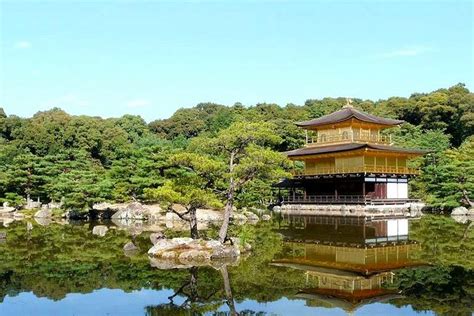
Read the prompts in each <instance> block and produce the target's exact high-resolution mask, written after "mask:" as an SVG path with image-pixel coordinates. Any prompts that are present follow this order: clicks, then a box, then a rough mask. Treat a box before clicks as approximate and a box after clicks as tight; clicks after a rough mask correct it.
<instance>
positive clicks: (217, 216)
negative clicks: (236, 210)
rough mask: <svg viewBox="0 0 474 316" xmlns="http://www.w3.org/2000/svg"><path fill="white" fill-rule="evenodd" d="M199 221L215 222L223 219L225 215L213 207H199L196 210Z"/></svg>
mask: <svg viewBox="0 0 474 316" xmlns="http://www.w3.org/2000/svg"><path fill="white" fill-rule="evenodd" d="M196 217H197V220H198V222H215V221H222V220H223V219H224V216H223V214H222V213H221V212H219V211H216V210H211V209H204V208H198V209H197V210H196Z"/></svg>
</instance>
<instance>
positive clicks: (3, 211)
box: [0, 203, 16, 214]
mask: <svg viewBox="0 0 474 316" xmlns="http://www.w3.org/2000/svg"><path fill="white" fill-rule="evenodd" d="M15 210H16V209H15V208H14V207H11V206H8V203H3V206H2V207H0V214H9V213H13V212H15Z"/></svg>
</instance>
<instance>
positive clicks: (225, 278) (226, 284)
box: [221, 265, 239, 316]
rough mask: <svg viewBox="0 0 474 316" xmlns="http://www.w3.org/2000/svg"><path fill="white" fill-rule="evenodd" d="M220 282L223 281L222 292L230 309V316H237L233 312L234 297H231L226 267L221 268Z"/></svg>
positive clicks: (235, 312)
mask: <svg viewBox="0 0 474 316" xmlns="http://www.w3.org/2000/svg"><path fill="white" fill-rule="evenodd" d="M221 275H222V280H223V281H224V291H225V297H226V300H227V305H228V306H229V309H230V315H232V316H237V315H239V313H238V312H237V311H236V310H235V303H234V296H233V295H232V288H231V287H230V279H229V272H228V271H227V266H226V265H225V266H223V267H222V268H221Z"/></svg>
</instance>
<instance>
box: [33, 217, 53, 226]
mask: <svg viewBox="0 0 474 316" xmlns="http://www.w3.org/2000/svg"><path fill="white" fill-rule="evenodd" d="M35 222H36V223H38V224H39V225H41V226H48V225H49V224H51V223H52V222H53V220H52V219H51V217H35Z"/></svg>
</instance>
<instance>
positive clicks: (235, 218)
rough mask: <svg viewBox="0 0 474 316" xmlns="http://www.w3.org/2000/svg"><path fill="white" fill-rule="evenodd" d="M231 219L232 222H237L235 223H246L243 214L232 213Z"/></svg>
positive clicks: (245, 217)
mask: <svg viewBox="0 0 474 316" xmlns="http://www.w3.org/2000/svg"><path fill="white" fill-rule="evenodd" d="M231 218H232V220H233V221H234V222H237V223H242V222H246V221H247V216H245V215H244V214H241V213H235V212H233V213H232V215H231Z"/></svg>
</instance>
